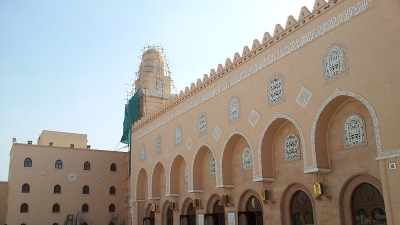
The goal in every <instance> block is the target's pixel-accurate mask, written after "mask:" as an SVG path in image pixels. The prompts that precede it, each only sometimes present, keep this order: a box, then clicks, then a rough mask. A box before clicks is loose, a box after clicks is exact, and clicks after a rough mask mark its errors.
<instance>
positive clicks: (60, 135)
mask: <svg viewBox="0 0 400 225" xmlns="http://www.w3.org/2000/svg"><path fill="white" fill-rule="evenodd" d="M50 142H52V143H53V146H58V147H71V144H74V147H75V148H86V145H87V135H86V134H76V133H67V132H59V131H48V130H44V131H42V133H41V134H40V136H39V138H38V140H37V144H38V145H47V146H48V145H49V143H50Z"/></svg>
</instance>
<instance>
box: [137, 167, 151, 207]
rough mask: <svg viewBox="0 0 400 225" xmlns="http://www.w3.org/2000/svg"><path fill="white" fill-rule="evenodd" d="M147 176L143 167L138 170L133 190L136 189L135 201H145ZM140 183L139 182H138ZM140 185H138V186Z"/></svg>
mask: <svg viewBox="0 0 400 225" xmlns="http://www.w3.org/2000/svg"><path fill="white" fill-rule="evenodd" d="M147 179H148V176H147V171H146V169H145V168H144V167H142V168H140V169H139V172H138V174H137V177H136V184H135V186H136V187H135V189H136V193H135V194H136V196H135V197H136V198H135V201H138V200H142V201H143V200H145V199H146V194H147V186H148V180H147ZM139 181H140V182H139ZM139 184H140V185H139Z"/></svg>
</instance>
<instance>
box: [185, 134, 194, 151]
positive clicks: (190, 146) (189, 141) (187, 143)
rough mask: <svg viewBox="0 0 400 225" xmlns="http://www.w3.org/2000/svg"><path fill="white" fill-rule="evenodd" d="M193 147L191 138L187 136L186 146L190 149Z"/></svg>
mask: <svg viewBox="0 0 400 225" xmlns="http://www.w3.org/2000/svg"><path fill="white" fill-rule="evenodd" d="M192 147H193V140H192V139H191V138H190V137H189V138H188V140H187V142H186V148H187V149H188V150H189V151H190V150H191V149H192Z"/></svg>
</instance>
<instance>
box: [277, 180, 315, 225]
mask: <svg viewBox="0 0 400 225" xmlns="http://www.w3.org/2000/svg"><path fill="white" fill-rule="evenodd" d="M298 191H302V192H304V193H305V194H306V195H307V196H308V198H309V199H310V201H311V205H312V209H313V212H312V214H313V215H317V214H316V212H315V202H314V198H313V195H312V193H311V192H310V190H308V188H307V187H306V186H304V185H303V184H301V183H297V182H295V183H291V184H289V185H288V186H287V187H286V188H285V190H284V191H283V193H282V198H281V205H280V210H281V221H282V224H284V225H286V224H287V225H289V224H291V223H290V222H291V220H290V218H291V202H292V199H293V197H294V195H295V194H296V193H297V192H298Z"/></svg>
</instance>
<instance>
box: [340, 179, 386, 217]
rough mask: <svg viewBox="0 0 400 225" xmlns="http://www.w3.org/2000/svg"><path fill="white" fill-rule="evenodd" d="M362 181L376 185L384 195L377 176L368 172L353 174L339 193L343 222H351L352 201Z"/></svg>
mask: <svg viewBox="0 0 400 225" xmlns="http://www.w3.org/2000/svg"><path fill="white" fill-rule="evenodd" d="M362 183H369V184H371V185H372V186H374V187H375V188H376V189H377V190H378V191H379V192H380V193H381V195H382V196H383V189H382V184H381V182H380V181H379V180H378V179H376V178H375V177H373V176H371V175H369V174H366V173H357V174H355V175H353V176H351V177H350V178H349V179H347V180H346V182H345V183H344V184H343V186H342V189H341V190H340V193H339V210H340V221H341V223H342V224H351V223H352V219H351V217H352V215H351V212H352V210H351V202H352V200H351V199H352V196H353V192H354V190H355V189H356V188H357V187H358V186H359V185H360V184H362Z"/></svg>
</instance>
